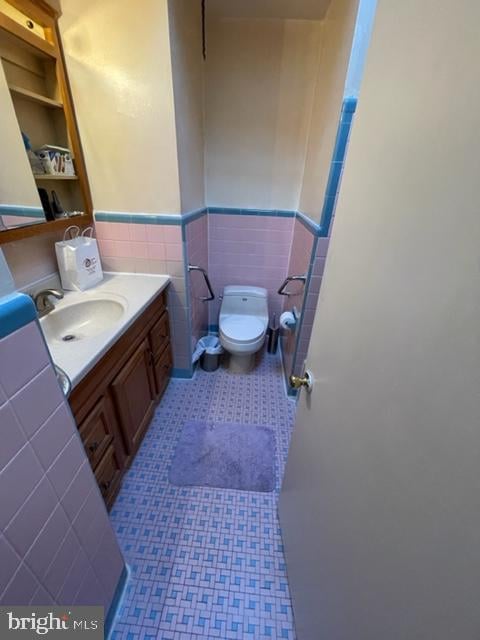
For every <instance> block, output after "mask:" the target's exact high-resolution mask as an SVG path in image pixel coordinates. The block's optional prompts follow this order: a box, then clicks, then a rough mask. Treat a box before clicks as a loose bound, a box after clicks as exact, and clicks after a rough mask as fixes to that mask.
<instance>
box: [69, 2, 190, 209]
mask: <svg viewBox="0 0 480 640" xmlns="http://www.w3.org/2000/svg"><path fill="white" fill-rule="evenodd" d="M139 9H140V7H135V6H134V4H132V2H131V0H102V2H99V1H98V0H82V1H81V2H78V0H62V11H63V14H62V17H61V19H60V28H61V33H62V39H63V43H64V48H65V55H66V61H67V67H68V72H69V76H70V82H71V85H72V91H73V97H74V101H75V107H76V112H77V117H78V122H79V127H80V135H81V139H82V144H83V148H84V151H85V156H86V163H87V170H88V177H89V180H90V185H91V189H92V195H93V203H94V207H95V209H97V210H106V211H132V212H145V213H179V212H180V193H179V178H178V163H177V144H176V132H175V116H174V102H173V86H172V72H171V64H170V41H169V32H168V8H167V0H144V1H143V2H142V3H141V10H139Z"/></svg>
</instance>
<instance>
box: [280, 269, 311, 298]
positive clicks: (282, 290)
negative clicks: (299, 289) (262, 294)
mask: <svg viewBox="0 0 480 640" xmlns="http://www.w3.org/2000/svg"><path fill="white" fill-rule="evenodd" d="M295 280H297V281H300V282H303V284H304V285H305V283H306V281H307V275H306V274H304V275H303V276H287V277H286V278H285V280H284V281H283V283H282V285H281V287H280V289H279V290H278V292H277V293H278V294H279V295H281V296H291V295H294V294H293V293H289V292H288V291H285V288H286V286H287V285H288V283H289V282H293V281H295Z"/></svg>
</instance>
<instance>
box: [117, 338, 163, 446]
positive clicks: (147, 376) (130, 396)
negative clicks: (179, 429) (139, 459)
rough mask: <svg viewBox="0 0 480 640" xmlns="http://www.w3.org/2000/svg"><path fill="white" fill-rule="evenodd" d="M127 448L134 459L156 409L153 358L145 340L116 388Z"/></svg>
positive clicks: (118, 410)
mask: <svg viewBox="0 0 480 640" xmlns="http://www.w3.org/2000/svg"><path fill="white" fill-rule="evenodd" d="M112 391H113V397H114V400H115V406H116V409H117V414H118V418H119V420H120V424H121V426H122V431H123V435H124V439H125V447H126V449H127V452H128V453H129V454H130V455H131V454H132V453H134V452H135V451H136V450H137V449H138V447H139V445H140V442H141V440H142V437H143V434H144V433H145V431H146V429H147V427H148V424H149V422H150V419H151V417H152V415H153V410H154V407H155V395H156V394H155V383H154V379H153V371H152V355H151V351H150V347H149V343H148V339H147V338H145V340H143V342H141V343H140V345H139V346H138V348H137V350H136V351H135V352H134V354H133V355H132V356H131V358H130V359H129V360H128V362H127V363H126V364H125V365H124V367H123V369H122V371H121V372H120V373H119V374H118V376H117V377H116V378H115V380H114V381H113V384H112Z"/></svg>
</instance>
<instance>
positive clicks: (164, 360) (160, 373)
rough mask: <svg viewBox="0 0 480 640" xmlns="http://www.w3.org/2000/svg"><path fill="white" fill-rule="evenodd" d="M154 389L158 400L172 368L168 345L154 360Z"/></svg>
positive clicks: (165, 386)
mask: <svg viewBox="0 0 480 640" xmlns="http://www.w3.org/2000/svg"><path fill="white" fill-rule="evenodd" d="M153 368H154V371H155V390H156V392H157V400H159V399H160V398H161V397H162V395H163V392H164V391H165V389H166V388H167V385H168V381H169V380H170V370H171V368H172V352H171V349H170V345H169V346H167V348H166V349H165V350H164V351H163V353H162V355H161V356H160V357H159V358H158V359H157V360H155V364H154V367H153Z"/></svg>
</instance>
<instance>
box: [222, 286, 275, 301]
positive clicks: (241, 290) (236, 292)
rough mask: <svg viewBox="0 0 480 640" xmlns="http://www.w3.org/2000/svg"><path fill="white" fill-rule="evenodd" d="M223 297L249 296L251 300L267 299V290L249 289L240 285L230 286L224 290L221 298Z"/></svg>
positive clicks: (261, 288)
mask: <svg viewBox="0 0 480 640" xmlns="http://www.w3.org/2000/svg"><path fill="white" fill-rule="evenodd" d="M225 296H250V297H253V298H267V296H268V293H267V290H266V289H264V288H263V287H249V286H247V285H245V286H244V285H241V284H235V285H234V284H231V285H228V286H227V287H225V288H224V290H223V297H225Z"/></svg>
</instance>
